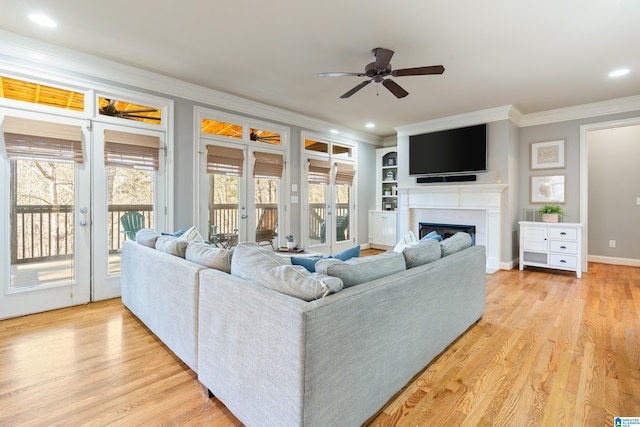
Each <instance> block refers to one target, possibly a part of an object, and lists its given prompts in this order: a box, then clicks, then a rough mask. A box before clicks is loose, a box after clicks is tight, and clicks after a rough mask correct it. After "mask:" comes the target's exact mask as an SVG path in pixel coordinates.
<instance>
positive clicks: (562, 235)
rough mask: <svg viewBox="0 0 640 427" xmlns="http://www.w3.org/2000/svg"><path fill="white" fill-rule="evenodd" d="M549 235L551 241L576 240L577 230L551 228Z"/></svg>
mask: <svg viewBox="0 0 640 427" xmlns="http://www.w3.org/2000/svg"><path fill="white" fill-rule="evenodd" d="M549 234H550V235H551V238H552V239H564V240H577V239H578V230H577V229H575V228H568V227H551V229H550V230H549Z"/></svg>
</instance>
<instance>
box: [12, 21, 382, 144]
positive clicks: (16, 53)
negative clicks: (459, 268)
mask: <svg viewBox="0 0 640 427" xmlns="http://www.w3.org/2000/svg"><path fill="white" fill-rule="evenodd" d="M0 60H1V61H2V62H5V63H7V64H10V65H13V66H19V67H20V68H25V67H26V68H27V69H31V70H33V71H34V72H37V73H38V74H40V75H42V71H43V70H42V69H40V68H39V67H42V66H46V67H51V68H52V69H55V70H58V72H59V73H60V74H62V77H65V78H68V77H69V76H68V74H69V73H73V74H74V75H77V74H79V75H81V76H84V79H85V80H86V79H87V77H89V80H91V78H98V79H104V80H108V81H110V82H113V83H119V84H126V85H130V86H134V87H136V88H140V89H145V90H148V91H152V92H155V93H160V94H162V95H164V96H175V97H179V98H184V99H188V100H191V101H194V102H199V103H203V104H206V105H207V106H210V107H214V108H220V109H224V110H229V111H233V112H236V113H237V114H242V115H251V116H256V117H259V118H261V119H266V120H272V121H277V122H280V123H285V124H289V125H294V126H299V127H302V128H305V129H310V130H313V131H316V132H323V133H329V131H330V130H331V129H336V130H338V131H339V132H340V135H341V137H343V138H348V139H352V140H356V141H361V142H366V143H368V144H373V145H376V146H380V145H382V138H381V137H379V136H377V135H373V134H369V133H366V132H359V131H355V130H353V129H348V128H345V127H341V126H338V125H336V124H334V123H329V122H325V121H323V120H319V119H315V118H313V117H309V116H305V115H303V114H299V113H295V112H292V111H288V110H285V109H282V108H277V107H273V106H270V105H266V104H261V103H259V102H255V101H251V100H248V99H245V98H241V97H239V96H235V95H230V94H228V93H224V92H220V91H217V90H214V89H209V88H205V87H203V86H198V85H195V84H191V83H187V82H184V81H181V80H178V79H174V78H171V77H167V76H163V75H161V74H158V73H154V72H152V71H146V70H143V69H140V68H136V67H132V66H129V65H124V64H120V63H117V62H114V61H110V60H107V59H103V58H99V57H96V56H93V55H89V54H86V53H82V52H77V51H74V50H71V49H67V48H63V47H60V46H56V45H53V44H49V43H44V42H40V41H37V40H34V39H30V38H27V37H23V36H20V35H17V34H15V33H11V32H8V31H4V30H0Z"/></svg>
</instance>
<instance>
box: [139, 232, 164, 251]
mask: <svg viewBox="0 0 640 427" xmlns="http://www.w3.org/2000/svg"><path fill="white" fill-rule="evenodd" d="M158 237H160V233H158V232H156V231H154V230H152V229H150V228H142V229H140V230H138V232H137V233H136V242H138V243H140V244H141V245H143V246H147V247H149V248H155V247H156V240H157V239H158Z"/></svg>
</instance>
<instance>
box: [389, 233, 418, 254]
mask: <svg viewBox="0 0 640 427" xmlns="http://www.w3.org/2000/svg"><path fill="white" fill-rule="evenodd" d="M416 243H418V238H417V237H416V235H415V234H414V233H413V231H411V230H409V232H408V233H407V234H405V235H404V237H403V238H402V239H400V241H399V242H398V243H397V244H396V245H395V247H394V248H393V251H394V252H398V253H399V254H401V253H402V250H403V249H404V248H406V247H407V246H411V245H415V244H416Z"/></svg>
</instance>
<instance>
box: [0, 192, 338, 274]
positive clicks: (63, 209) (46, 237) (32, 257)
mask: <svg viewBox="0 0 640 427" xmlns="http://www.w3.org/2000/svg"><path fill="white" fill-rule="evenodd" d="M277 207H278V205H277V204H275V203H274V204H271V203H264V204H257V205H256V218H260V216H261V214H262V212H263V211H264V210H265V209H274V208H277ZM129 211H135V212H139V213H141V214H142V215H143V216H144V219H145V221H144V223H145V227H147V228H153V224H154V221H153V206H152V205H111V206H109V214H108V216H107V239H108V247H109V253H118V252H119V251H120V250H121V248H122V242H124V240H125V236H124V233H123V228H122V223H121V222H120V218H121V217H122V215H124V214H125V213H126V212H129ZM348 211H349V208H348V206H347V204H346V203H345V204H339V205H337V207H336V209H335V214H336V215H341V216H344V215H346V214H347V213H348ZM309 212H310V218H309V238H310V239H319V238H320V232H321V228H322V224H323V222H324V220H325V218H326V209H325V205H324V204H322V203H312V204H310V205H309ZM210 223H211V224H215V225H217V232H218V233H234V232H237V229H238V205H237V204H216V205H214V208H213V209H211V222H210ZM74 226H75V222H74V207H73V206H72V205H58V206H52V205H20V206H16V207H15V209H14V210H13V215H12V218H11V241H12V242H15V244H12V245H11V263H12V264H21V263H28V262H39V261H50V260H57V259H68V258H71V257H72V256H73V250H74V247H73V242H74ZM276 231H277V230H276ZM203 236H204V233H203ZM207 237H208V236H207Z"/></svg>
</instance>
